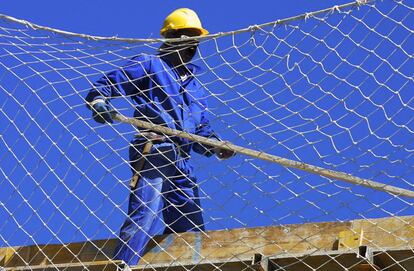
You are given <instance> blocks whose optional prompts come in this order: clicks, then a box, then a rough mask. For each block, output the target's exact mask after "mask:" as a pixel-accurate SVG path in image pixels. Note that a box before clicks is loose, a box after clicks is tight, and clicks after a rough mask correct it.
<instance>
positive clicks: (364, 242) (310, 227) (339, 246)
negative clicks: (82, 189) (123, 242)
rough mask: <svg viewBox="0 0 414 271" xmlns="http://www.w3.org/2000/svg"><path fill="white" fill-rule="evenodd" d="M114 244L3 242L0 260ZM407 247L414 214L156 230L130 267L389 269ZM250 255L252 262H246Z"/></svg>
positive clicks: (45, 257) (80, 253) (12, 263)
mask: <svg viewBox="0 0 414 271" xmlns="http://www.w3.org/2000/svg"><path fill="white" fill-rule="evenodd" d="M115 244H116V240H115V239H109V240H98V241H89V242H83V243H70V244H65V245H43V246H40V245H39V246H29V247H10V248H3V249H0V266H3V267H6V268H16V267H20V266H21V267H24V266H42V265H43V266H47V265H51V264H54V265H56V264H65V263H66V264H68V263H70V264H73V263H85V262H94V261H95V262H96V261H110V260H111V258H112V255H113V251H114V248H115ZM360 246H365V247H367V248H369V249H370V251H371V252H373V253H374V254H373V258H372V260H369V259H368V258H366V259H365V258H364V257H362V258H361V255H360V252H358V251H359V250H358V249H359V248H360ZM411 247H414V216H405V217H391V218H379V219H364V220H353V221H346V222H321V223H307V224H293V225H282V226H270V227H257V228H243V229H233V230H220V231H206V232H196V233H194V232H188V233H181V234H171V235H161V236H156V237H155V238H154V239H153V240H152V241H151V242H150V244H149V245H148V251H147V253H146V254H145V255H144V257H143V258H142V259H141V261H140V263H139V265H138V266H136V268H135V267H134V268H135V269H145V270H150V269H151V270H155V269H156V270H158V269H159V270H164V269H166V268H167V267H170V268H172V267H174V268H175V269H174V270H180V268H181V269H183V270H184V269H187V268H188V267H191V266H192V267H195V266H197V270H212V269H222V270H231V269H232V268H233V270H234V268H241V270H250V269H251V270H259V269H260V268H263V266H261V267H260V268H259V265H260V264H259V265H258V264H257V261H258V259H259V258H260V259H268V260H270V261H272V262H274V263H276V264H285V263H287V264H288V265H292V266H294V265H297V266H300V264H301V263H302V265H303V264H305V265H306V264H311V262H309V263H308V262H307V261H311V260H315V261H316V262H318V261H319V260H320V261H322V260H323V261H325V260H326V261H328V260H329V261H333V262H336V261H337V260H338V259H341V262H342V260H343V262H344V263H343V264H345V262H346V261H348V262H349V264H351V265H352V264H353V263H356V262H358V261H360V262H361V264H362V262H364V261H365V263H364V264H368V265H371V266H373V265H374V263H373V262H372V261H378V262H382V263H383V264H384V265H387V266H388V267H389V268H390V269H389V270H392V271H394V269H392V268H397V269H395V270H401V269H398V268H400V267H398V266H399V264H398V263H396V262H395V259H399V261H400V262H408V263H410V264H413V263H412V262H411V258H412V256H410V251H411V249H410V248H411ZM384 248H386V250H385V251H384ZM388 252H389V253H388ZM335 253H336V254H335ZM375 253H377V254H378V255H375ZM334 254H335V255H337V256H333V255H334ZM394 254H395V255H394ZM255 255H256V256H255ZM258 255H260V257H259V256H258ZM292 255H295V256H294V257H293V256H292ZM324 255H325V256H324ZM341 255H342V256H341ZM318 257H319V258H318ZM410 257H411V258H410ZM254 258H256V264H254V263H252V262H254V261H253V259H254ZM308 258H309V259H308ZM318 259H319V260H318ZM361 259H363V261H362V260H361ZM292 261H296V262H297V263H296V264H293V262H292ZM320 261H319V264H321V262H320ZM338 261H339V260H338ZM260 262H261V263H262V261H260ZM375 264H376V262H375ZM262 265H263V264H262ZM326 265H327V266H329V265H328V263H326ZM361 266H362V265H360V267H361ZM368 267H369V266H368ZM203 268H204V269H203ZM227 268H228V269H227ZM258 268H259V269H258ZM301 268H304V267H303V266H301ZM33 269H34V268H33ZM169 270H170V269H169ZM286 270H288V269H286ZM292 270H294V269H292ZM304 270H305V269H304ZM318 270H322V269H318ZM402 270H403V269H402Z"/></svg>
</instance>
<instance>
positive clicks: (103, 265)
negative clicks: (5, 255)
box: [4, 261, 124, 271]
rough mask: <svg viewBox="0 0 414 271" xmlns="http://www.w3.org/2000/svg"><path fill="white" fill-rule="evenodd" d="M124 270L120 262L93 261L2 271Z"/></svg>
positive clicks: (32, 266)
mask: <svg viewBox="0 0 414 271" xmlns="http://www.w3.org/2000/svg"><path fill="white" fill-rule="evenodd" d="M123 269H124V263H123V262H122V261H95V262H75V263H63V264H62V263H61V264H52V265H29V266H20V267H8V268H5V269H4V271H29V270H33V271H35V270H39V271H40V270H42V271H56V270H65V271H83V270H89V271H121V270H123Z"/></svg>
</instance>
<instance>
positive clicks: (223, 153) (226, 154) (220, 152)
mask: <svg viewBox="0 0 414 271" xmlns="http://www.w3.org/2000/svg"><path fill="white" fill-rule="evenodd" d="M214 153H215V154H216V155H217V157H218V158H219V159H220V160H225V159H229V158H231V157H233V156H235V155H236V153H235V152H234V151H231V150H227V149H220V148H215V149H214Z"/></svg>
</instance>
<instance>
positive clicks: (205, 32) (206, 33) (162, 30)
mask: <svg viewBox="0 0 414 271" xmlns="http://www.w3.org/2000/svg"><path fill="white" fill-rule="evenodd" d="M184 29H192V30H197V31H199V32H200V34H199V36H205V35H208V33H209V32H208V30H207V29H204V28H198V27H177V28H171V27H164V28H162V29H161V30H160V34H161V36H163V37H165V35H166V34H167V33H168V32H170V31H176V30H184Z"/></svg>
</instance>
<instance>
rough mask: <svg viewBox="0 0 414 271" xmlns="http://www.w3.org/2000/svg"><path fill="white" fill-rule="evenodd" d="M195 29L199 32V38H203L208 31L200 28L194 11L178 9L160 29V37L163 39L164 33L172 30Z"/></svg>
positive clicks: (166, 19)
mask: <svg viewBox="0 0 414 271" xmlns="http://www.w3.org/2000/svg"><path fill="white" fill-rule="evenodd" d="M180 29H195V30H198V31H200V34H199V35H200V36H205V35H207V34H208V31H207V30H206V29H204V28H203V27H202V26H201V22H200V19H199V18H198V16H197V13H195V12H194V10H191V9H189V8H179V9H176V10H174V11H173V12H171V13H170V15H168V16H167V17H166V18H165V20H164V24H163V26H162V28H161V31H160V33H161V35H162V36H164V37H165V35H166V33H168V32H169V31H172V30H180Z"/></svg>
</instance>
